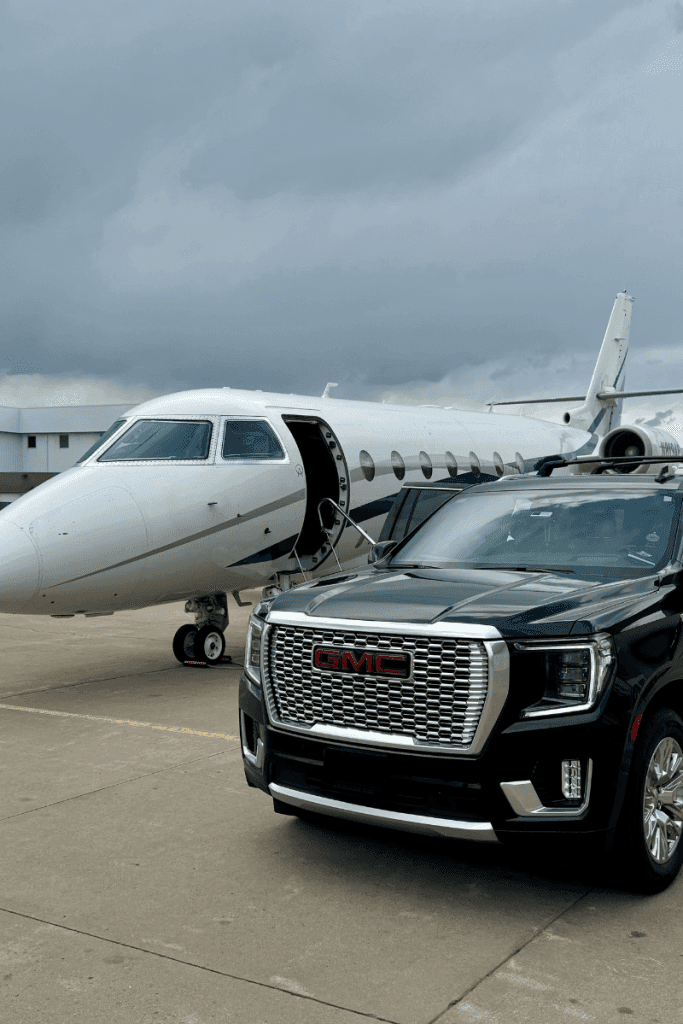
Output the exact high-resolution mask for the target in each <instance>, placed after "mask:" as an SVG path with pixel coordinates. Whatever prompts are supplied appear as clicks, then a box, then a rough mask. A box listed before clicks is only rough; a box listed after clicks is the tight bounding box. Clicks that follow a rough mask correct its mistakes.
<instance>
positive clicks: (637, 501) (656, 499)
mask: <svg viewBox="0 0 683 1024" xmlns="http://www.w3.org/2000/svg"><path fill="white" fill-rule="evenodd" d="M676 510H677V504H676V502H674V500H673V497H672V496H671V494H661V493H660V494H643V493H642V492H641V493H639V494H633V493H630V494H629V493H628V492H626V491H617V492H613V491H610V493H609V494H604V493H601V494H595V493H586V492H583V493H578V494H577V493H573V494H572V493H567V492H564V493H562V492H553V493H551V494H548V493H546V494H538V495H537V494H524V495H522V494H520V492H519V491H517V492H513V491H511V492H509V493H507V494H500V493H497V494H471V495H466V496H464V497H462V498H459V499H458V500H456V501H451V502H449V503H448V504H447V505H445V506H444V507H443V508H442V509H440V510H439V511H438V512H436V513H435V514H434V515H433V516H432V518H431V519H429V520H427V522H426V523H424V525H423V526H422V527H421V528H420V529H419V530H418V531H417V532H416V533H415V534H414V535H413V536H412V537H411V538H410V539H409V540H408V541H407V542H406V544H405V545H404V546H403V547H402V548H401V549H400V551H399V552H397V554H396V557H395V558H393V559H392V560H391V564H392V565H395V566H401V565H405V564H406V563H410V564H415V563H417V564H419V565H434V566H445V567H457V566H463V567H465V566H476V567H478V568H530V569H531V568H541V569H544V568H547V569H565V571H570V572H571V571H574V572H577V571H579V567H581V572H582V574H584V575H585V573H584V572H583V570H584V568H588V569H589V570H590V568H591V567H592V568H594V569H599V568H600V567H609V568H614V569H623V570H627V569H631V570H636V572H635V573H634V574H635V575H640V574H642V573H643V571H644V572H648V573H649V572H652V571H653V570H654V569H655V568H657V567H658V566H659V565H660V564H663V561H664V558H665V556H666V555H667V552H668V550H669V545H670V541H671V540H672V538H673V532H674V526H675V523H676V519H677V516H676V515H675V514H674V513H675V512H676Z"/></svg>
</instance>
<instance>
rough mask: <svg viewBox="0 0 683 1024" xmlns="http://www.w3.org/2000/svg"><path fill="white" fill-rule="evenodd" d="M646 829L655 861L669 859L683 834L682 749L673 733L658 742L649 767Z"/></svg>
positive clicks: (649, 849) (644, 824) (646, 792)
mask: <svg viewBox="0 0 683 1024" xmlns="http://www.w3.org/2000/svg"><path fill="white" fill-rule="evenodd" d="M643 832H644V836H645V845H646V846H647V849H648V853H649V854H650V856H651V857H652V860H653V861H655V863H656V864H666V863H667V862H668V861H670V860H671V858H672V857H673V855H674V853H675V852H676V849H677V848H678V844H679V842H680V839H681V833H683V750H681V747H680V745H679V744H678V743H677V742H676V740H675V739H673V738H672V737H671V736H666V737H665V738H664V739H663V740H660V741H659V743H658V744H657V746H656V747H655V749H654V750H653V752H652V757H651V758H650V763H649V765H648V767H647V773H646V775H645V792H644V794H643Z"/></svg>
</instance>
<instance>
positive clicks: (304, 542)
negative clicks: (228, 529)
mask: <svg viewBox="0 0 683 1024" xmlns="http://www.w3.org/2000/svg"><path fill="white" fill-rule="evenodd" d="M282 418H283V420H284V422H285V424H286V425H287V427H288V428H289V430H290V432H291V434H292V437H293V438H294V440H295V442H296V445H297V448H298V449H299V452H300V454H301V461H302V464H303V470H304V480H305V484H306V512H305V515H304V521H303V525H302V527H301V532H300V533H299V536H298V537H297V540H296V544H295V546H294V550H293V551H292V553H291V555H290V559H289V561H290V562H291V566H292V568H291V571H292V572H296V571H297V570H303V571H304V572H313V571H314V570H315V569H318V568H319V567H320V566H321V565H322V563H323V562H326V561H327V560H328V559H329V558H330V556H331V555H332V548H333V547H334V546H335V545H336V544H337V543H338V541H339V538H340V537H341V534H342V532H343V530H344V522H345V521H344V517H343V516H340V515H339V514H338V513H337V512H336V511H335V509H334V507H333V506H332V505H330V504H329V503H326V504H325V505H323V507H322V509H321V514H322V521H323V524H324V527H325V529H322V528H321V525H320V515H319V513H318V506H319V505H320V502H321V501H322V499H323V498H331V499H332V501H334V502H335V503H336V504H337V505H339V507H340V508H341V509H343V510H344V511H345V512H348V510H349V507H350V506H349V500H350V499H349V470H348V466H347V464H346V458H345V456H344V452H343V451H342V447H341V445H340V443H339V440H338V438H337V437H336V435H335V433H334V431H333V430H332V428H331V427H330V425H329V424H328V423H326V422H325V421H324V420H322V419H320V418H319V417H317V416H299V415H292V416H287V415H285V416H283V417H282ZM326 531H328V532H326ZM329 568H330V570H331V569H332V566H330V567H329Z"/></svg>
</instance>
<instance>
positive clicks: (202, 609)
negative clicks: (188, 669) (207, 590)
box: [173, 593, 232, 665]
mask: <svg viewBox="0 0 683 1024" xmlns="http://www.w3.org/2000/svg"><path fill="white" fill-rule="evenodd" d="M185 611H186V612H194V618H195V622H194V625H190V624H189V623H186V624H185V625H184V626H181V627H180V629H179V630H178V631H177V632H176V635H175V636H174V637H173V653H174V654H175V656H176V658H177V659H178V661H180V662H182V664H184V665H227V664H229V663H230V662H231V661H232V658H231V657H230V655H229V654H226V653H225V636H224V630H225V627H226V626H227V624H228V597H227V594H224V593H218V594H207V595H206V596H205V597H194V598H190V600H189V601H186V603H185Z"/></svg>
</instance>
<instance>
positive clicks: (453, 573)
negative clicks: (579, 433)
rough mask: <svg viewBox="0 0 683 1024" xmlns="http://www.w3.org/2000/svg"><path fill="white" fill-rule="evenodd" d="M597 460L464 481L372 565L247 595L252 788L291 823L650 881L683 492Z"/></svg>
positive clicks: (661, 789) (679, 728)
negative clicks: (265, 596) (296, 819)
mask: <svg viewBox="0 0 683 1024" xmlns="http://www.w3.org/2000/svg"><path fill="white" fill-rule="evenodd" d="M556 461H557V462H558V463H559V464H560V465H561V464H562V463H561V462H560V461H559V460H556ZM652 461H653V460H652V459H650V460H649V463H652ZM592 465H593V468H594V470H595V471H594V472H593V474H590V475H584V474H576V475H565V476H558V475H555V476H552V475H550V474H551V471H552V469H553V468H554V467H553V464H550V465H549V466H546V467H545V468H542V469H541V470H540V474H542V475H537V476H514V477H504V478H502V479H501V480H499V481H496V482H495V483H485V484H482V485H478V486H474V487H471V488H469V489H468V490H466V491H464V492H463V493H462V494H460V495H458V496H457V497H456V498H454V499H453V500H451V501H448V502H447V504H445V505H443V506H442V507H441V508H439V509H438V510H437V511H436V512H434V513H433V514H432V515H431V516H430V517H429V518H428V519H426V520H425V521H424V522H423V523H422V524H421V525H420V526H419V527H418V528H417V529H416V530H415V531H413V532H412V533H410V534H409V535H408V536H407V537H406V538H405V539H404V540H402V541H401V542H399V543H398V544H394V545H393V546H392V542H389V543H388V546H389V548H390V550H388V549H387V542H386V541H385V542H384V543H383V544H378V545H377V554H378V555H381V556H382V557H379V560H378V561H376V562H375V563H373V564H372V565H369V566H368V567H367V568H363V569H361V570H359V571H354V572H350V573H340V572H337V573H336V574H334V575H332V576H328V577H326V578H323V579H317V580H315V581H311V582H309V583H305V584H303V585H302V586H299V587H297V588H295V589H293V590H290V591H288V592H286V593H284V594H282V595H281V596H279V597H277V598H275V599H272V600H269V601H266V602H261V604H260V605H258V606H257V608H256V609H255V610H254V613H253V614H252V616H251V621H250V628H249V635H248V640H247V650H246V656H245V671H244V674H243V676H242V679H241V684H240V730H241V742H242V751H243V757H244V768H245V772H246V777H247V782H248V783H249V785H251V786H256V787H258V788H259V789H262V790H263V791H264V792H266V793H269V794H270V796H271V797H272V798H273V801H274V805H275V810H276V811H279V812H281V813H285V814H299V813H303V812H311V811H312V812H317V813H321V814H326V815H334V816H339V817H344V818H351V819H354V820H356V821H361V822H369V823H373V824H380V825H386V826H389V827H393V828H399V829H406V830H410V831H414V832H422V833H426V834H431V835H435V834H436V835H442V836H451V837H455V838H464V839H476V840H479V841H483V842H494V843H495V842H503V843H509V844H513V843H517V844H522V843H524V844H527V845H528V844H530V845H531V846H532V848H534V849H537V850H540V849H541V847H542V846H543V848H544V849H547V848H548V847H553V846H554V847H555V848H556V849H559V851H560V852H561V853H562V854H563V855H567V854H569V853H571V852H572V851H573V850H574V848H576V852H577V853H579V852H580V850H581V849H583V848H584V847H587V848H588V850H590V852H591V853H592V854H593V855H594V854H596V853H601V854H602V853H605V852H606V853H608V854H609V855H610V861H609V863H610V864H611V865H613V866H614V868H615V869H618V870H619V871H620V873H621V875H622V879H623V880H624V881H625V882H626V883H627V884H629V885H631V886H633V887H635V888H637V889H639V890H640V891H649V892H652V891H657V890H658V889H662V888H664V887H665V886H666V885H667V884H668V883H669V882H670V881H671V880H672V879H673V878H674V877H675V875H676V873H677V872H678V870H679V867H680V865H681V861H682V859H683V842H682V841H681V832H682V831H683V642H682V638H681V614H682V613H683V571H682V568H683V562H682V559H683V530H681V528H680V523H681V514H682V509H681V502H682V499H683V491H682V490H681V487H683V484H682V483H681V479H682V478H681V477H678V478H677V477H675V475H674V474H673V471H671V470H670V469H669V468H668V467H663V468H662V469H661V470H660V472H659V473H658V474H657V476H656V477H655V476H654V475H653V474H650V475H647V474H643V473H641V472H635V473H634V472H632V470H633V469H634V468H635V469H642V468H644V467H639V466H635V465H634V463H633V460H631V461H630V462H629V463H628V464H627V465H620V464H618V463H615V460H612V462H607V461H606V460H601V461H597V460H593V463H592ZM582 468H583V469H585V468H586V467H582ZM624 469H626V470H628V471H629V472H628V474H627V473H624V472H623V470H624ZM603 470H607V472H602V471H603ZM619 470H622V472H619Z"/></svg>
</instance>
